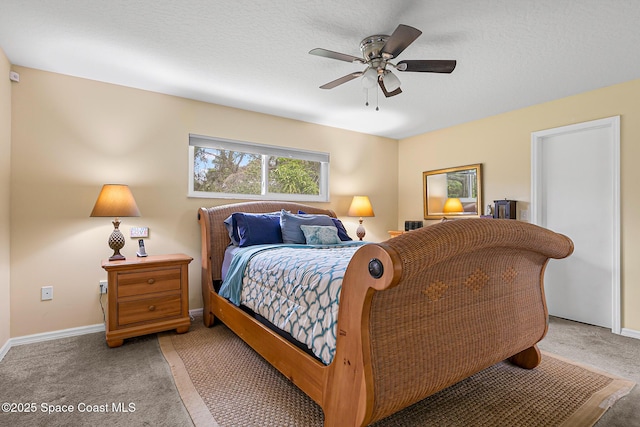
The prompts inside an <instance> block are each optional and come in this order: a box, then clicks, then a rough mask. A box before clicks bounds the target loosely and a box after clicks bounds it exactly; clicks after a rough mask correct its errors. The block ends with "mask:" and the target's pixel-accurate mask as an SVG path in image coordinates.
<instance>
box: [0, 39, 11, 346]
mask: <svg viewBox="0 0 640 427" xmlns="http://www.w3.org/2000/svg"><path fill="white" fill-rule="evenodd" d="M9 71H10V64H9V60H8V59H7V57H6V55H5V54H4V51H3V50H2V49H0V348H2V347H3V346H4V345H5V343H6V342H7V340H8V339H9V336H10V334H9V332H10V324H11V322H10V321H9V319H10V318H9V312H10V306H11V305H10V286H9V284H10V277H11V276H10V273H9V272H10V269H9V260H10V256H9V253H10V252H9V247H10V233H9V231H10V229H9V186H10V178H11V176H10V158H11V81H9Z"/></svg>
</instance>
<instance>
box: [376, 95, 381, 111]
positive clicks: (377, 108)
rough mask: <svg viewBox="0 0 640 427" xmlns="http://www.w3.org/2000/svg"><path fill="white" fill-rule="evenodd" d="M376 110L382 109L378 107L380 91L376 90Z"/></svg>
mask: <svg viewBox="0 0 640 427" xmlns="http://www.w3.org/2000/svg"><path fill="white" fill-rule="evenodd" d="M376 111H380V108H379V107H378V91H377V90H376Z"/></svg>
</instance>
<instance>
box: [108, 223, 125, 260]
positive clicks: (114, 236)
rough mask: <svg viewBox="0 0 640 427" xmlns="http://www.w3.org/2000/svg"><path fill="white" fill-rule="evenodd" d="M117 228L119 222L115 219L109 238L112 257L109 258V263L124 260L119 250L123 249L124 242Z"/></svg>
mask: <svg viewBox="0 0 640 427" xmlns="http://www.w3.org/2000/svg"><path fill="white" fill-rule="evenodd" d="M119 226H120V221H119V220H118V218H116V219H115V220H114V221H113V232H112V233H111V236H109V247H110V248H111V249H113V255H111V256H110V257H109V261H121V260H123V259H126V258H125V257H124V255H122V254H121V253H120V249H122V248H124V241H125V240H124V236H123V235H122V232H120V229H119V228H118V227H119Z"/></svg>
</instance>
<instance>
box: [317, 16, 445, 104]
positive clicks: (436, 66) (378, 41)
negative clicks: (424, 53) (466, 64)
mask: <svg viewBox="0 0 640 427" xmlns="http://www.w3.org/2000/svg"><path fill="white" fill-rule="evenodd" d="M420 34H422V31H420V30H418V29H416V28H413V27H410V26H408V25H403V24H400V25H398V27H397V28H396V29H395V31H394V32H393V34H391V36H387V35H382V34H380V35H373V36H369V37H365V38H364V39H363V40H362V41H361V42H360V50H361V51H362V56H363V57H362V58H360V57H357V56H352V55H348V54H345V53H339V52H334V51H331V50H327V49H322V48H315V49H311V50H310V51H309V53H310V54H311V55H317V56H323V57H325V58H332V59H338V60H340V61H346V62H354V63H360V64H365V65H366V66H367V68H365V69H364V71H356V72H354V73H351V74H347V75H346V76H343V77H340V78H339V79H336V80H333V81H330V82H329V83H326V84H324V85H322V86H320V89H333V88H334V87H336V86H339V85H341V84H343V83H346V82H348V81H351V80H353V79H355V78H357V77H362V84H363V86H364V87H365V88H367V89H370V88H373V87H375V85H376V82H377V84H378V86H380V89H381V90H382V93H384V95H385V96H386V97H387V98H388V97H390V96H395V95H398V94H400V93H402V90H401V89H400V80H399V79H398V77H397V76H396V75H395V74H393V73H392V72H391V70H389V69H388V68H387V66H390V67H392V68H395V69H396V71H401V72H405V71H411V72H419V73H451V72H452V71H453V70H454V69H455V68H456V61H455V60H426V59H418V60H405V61H400V62H398V63H396V64H394V63H392V62H391V60H392V59H395V58H397V57H398V55H400V54H401V53H402V51H404V50H405V49H406V48H407V47H408V46H409V45H410V44H411V43H413V42H414V41H415V39H417V38H418V37H420Z"/></svg>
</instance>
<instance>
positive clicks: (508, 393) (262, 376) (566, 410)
mask: <svg viewBox="0 0 640 427" xmlns="http://www.w3.org/2000/svg"><path fill="white" fill-rule="evenodd" d="M159 341H160V348H161V349H162V352H163V354H164V356H165V358H166V360H167V362H168V363H169V365H170V366H171V371H172V373H173V375H174V378H175V382H176V386H177V388H178V391H179V392H180V395H181V397H182V399H183V402H184V403H185V406H186V408H187V410H188V411H189V413H190V414H191V417H192V419H193V422H194V424H195V425H196V426H198V427H200V426H222V427H225V426H260V427H263V426H310V427H314V426H318V427H320V426H322V424H323V414H322V409H321V408H320V407H319V406H318V405H317V404H316V403H315V402H313V401H312V400H311V399H310V398H309V397H307V396H306V395H305V394H304V393H303V392H302V391H300V390H299V389H298V388H297V387H296V386H295V385H293V384H292V383H291V382H289V380H288V379H287V378H285V377H284V376H283V375H281V374H280V373H279V372H278V371H277V370H276V369H275V368H273V367H272V366H271V365H269V364H268V363H267V362H266V361H264V359H262V358H261V357H260V356H259V355H258V354H257V353H255V352H254V351H253V350H252V349H251V348H250V347H249V346H247V345H246V344H245V343H244V342H243V341H242V340H240V339H239V338H238V337H237V336H236V335H235V334H234V333H233V332H231V331H230V330H229V329H228V328H227V327H226V326H224V325H222V324H218V325H216V326H214V327H212V328H205V327H204V326H203V324H202V321H201V319H196V321H195V322H194V323H193V324H192V327H191V330H190V331H189V333H186V334H182V335H176V334H175V333H164V334H160V335H159ZM633 386H634V383H633V382H632V381H628V380H624V379H621V378H618V377H615V376H612V375H610V374H607V373H605V372H601V371H597V370H594V369H593V368H589V367H587V366H583V365H579V364H576V363H573V362H571V361H569V360H566V359H562V358H560V357H558V356H554V355H551V354H548V353H543V359H542V363H541V364H540V365H539V366H538V367H537V368H535V369H533V370H525V369H521V368H518V367H515V366H513V365H511V364H509V363H506V362H503V363H499V364H497V365H495V366H492V367H490V368H488V369H486V370H484V371H482V372H479V373H478V374H476V375H474V376H472V377H470V378H468V379H466V380H464V381H462V382H460V383H458V384H456V385H454V386H451V387H449V388H447V389H445V390H443V391H441V392H439V393H436V394H434V395H432V396H430V397H428V398H426V399H425V400H423V401H420V402H418V403H416V404H414V405H412V406H410V407H408V408H406V409H404V410H402V411H400V412H398V413H396V414H394V415H392V416H390V417H388V418H385V419H384V420H381V421H378V422H377V423H375V424H374V425H375V426H376V427H388V426H447V427H453V426H465V427H467V426H487V427H489V426H491V427H494V426H509V427H514V426H527V427H531V426H580V427H585V426H592V425H593V424H595V423H596V421H597V420H598V419H599V418H600V417H601V416H602V414H604V412H605V411H606V410H607V409H608V408H609V407H611V406H612V405H613V404H614V403H615V402H616V401H617V400H618V399H619V398H621V397H623V396H625V395H626V394H628V393H629V391H630V390H631V389H632V388H633Z"/></svg>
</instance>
